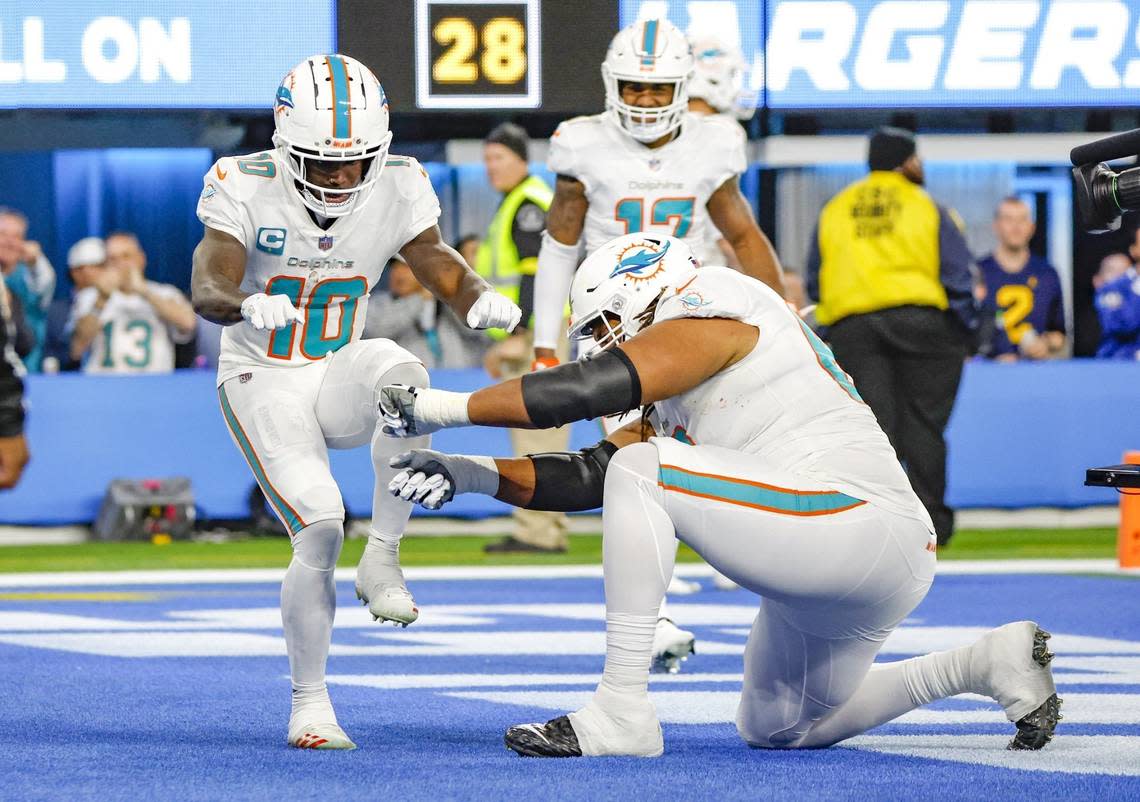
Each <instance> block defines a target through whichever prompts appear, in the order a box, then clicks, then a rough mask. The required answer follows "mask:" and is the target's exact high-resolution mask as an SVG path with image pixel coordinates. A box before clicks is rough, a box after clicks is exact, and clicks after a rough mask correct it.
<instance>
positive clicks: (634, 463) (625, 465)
mask: <svg viewBox="0 0 1140 802" xmlns="http://www.w3.org/2000/svg"><path fill="white" fill-rule="evenodd" d="M660 468H661V458H660V456H658V454H657V447H656V446H655V445H653V444H652V443H633V444H631V445H628V446H626V447H625V448H619V449H618V451H617V453H616V454H614V455H613V456H612V457H610V462H609V466H608V467H607V468H606V490H607V491H609V489H610V484H611V483H612V482H620V481H627V480H629V479H630V478H631V476H630V474H632V475H633V477H636V478H638V479H644V480H646V481H648V482H651V483H653V484H657V474H658V472H659V470H660Z"/></svg>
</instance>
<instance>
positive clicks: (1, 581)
mask: <svg viewBox="0 0 1140 802" xmlns="http://www.w3.org/2000/svg"><path fill="white" fill-rule="evenodd" d="M286 556H287V555H286V552H284V551H283V552H282V560H283V561H284V560H285V557H286ZM677 573H678V575H680V576H685V577H698V578H700V577H709V576H712V568H711V567H710V566H708V565H705V564H702V563H683V564H679V565H678V566H677ZM938 573H940V574H946V575H956V574H957V575H960V574H1119V575H1132V576H1140V569H1135V568H1132V569H1122V568H1120V567H1118V566H1117V564H1116V561H1115V560H1111V559H1105V560H945V561H943V562H941V563H939V564H938ZM404 574H405V575H406V576H407V578H408V580H409V581H410V582H417V581H433V580H447V581H450V580H490V579H596V578H601V576H602V567H601V566H600V565H550V566H541V565H517V566H516V565H502V566H434V567H411V568H406V569H404ZM284 576H285V567H284V566H282V567H281V568H234V569H206V570H182V571H175V570H170V571H165V570H164V571H66V572H57V573H26V574H20V573H14V574H0V588H39V587H52V588H61V587H92V586H103V585H221V584H256V583H277V582H280V581H281V579H282V578H283V577H284ZM355 576H356V569H354V568H338V569H337V571H336V578H337V580H338V581H343V582H348V581H351V580H353V579H354V578H355Z"/></svg>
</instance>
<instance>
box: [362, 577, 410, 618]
mask: <svg viewBox="0 0 1140 802" xmlns="http://www.w3.org/2000/svg"><path fill="white" fill-rule="evenodd" d="M356 598H358V599H360V602H361V604H367V605H368V612H370V613H371V614H372V620H373V621H383V622H389V621H391V622H392V624H393V626H397V627H407V626H408V624H411V623H414V622H415V620H416V619H417V618H419V617H420V608H419V607H416V600H415V599H413V598H412V594H411V592H410V591H409V590H408V589H407V587H406V586H404V585H383V584H378V585H374V586H373V587H372V588H371V589H370V590H365V589H364V588H363V587H362V586H361V585H360V584H359V580H358V584H357V585H356Z"/></svg>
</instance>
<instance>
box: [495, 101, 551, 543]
mask: <svg viewBox="0 0 1140 802" xmlns="http://www.w3.org/2000/svg"><path fill="white" fill-rule="evenodd" d="M529 144H530V142H529V139H528V137H527V134H526V131H524V130H523V129H522V128H520V127H519V126H517V125H515V124H514V123H502V124H501V125H499V126H497V127H495V128H494V129H493V130H492V131H491V133H489V134H487V137H486V139H484V140H483V166H484V167H485V168H486V170H487V180H488V181H489V182H490V184H491V186H492V187H494V189H495V190H496V191H498V192H501V193H503V200H502V202H501V203H500V204H499V208H498V209H497V210H496V211H495V217H494V219H493V220H492V221H491V225H490V228H488V229H487V234H486V236H485V237H483V241H482V242H481V243H480V244H479V251H478V253H477V254H476V258H475V265H474V267H475V271H476V272H477V273H479V275H481V276H482V277H483V278H485V279H487V281H489V282H491V284H493V285H494V287H495V289H497V290H498V291H499V292H501V293H503V294H504V295H506V296H507V297H509V298H511V299H512V300H514V301H516V302H517V303H518V305H519V307H520V308H521V309H522V311H523V316H522V322H521V323H519V326H518V328H517V329H515V331H514V333H513V334H512V335H511V336H510V337H506V338H504V337H502V336H500V335H503V334H505V333H504V332H491V335H492V336H493V337H495V338H496V339H498V340H499V342H498V343H496V345H495V346H494V347H492V348H491V350H490V351H488V352H487V356H486V359H485V360H484V364H485V365H486V367H487V370H488V372H489V373H490V374H491V376H492V377H493V378H496V379H500V378H503V379H505V378H515V377H518V376H521V375H523V374H524V373H529V372H530V370H531V368H532V365H531V355H532V354H533V349H534V338H533V335H532V334H531V329H532V318H533V312H534V275H535V271H536V269H537V268H538V252H539V249H540V248H541V247H542V232H543V230H545V228H546V212H547V210H548V209H549V208H550V202H551V200H552V199H553V198H554V192H553V190H552V189H551V188H550V185H549V184H547V183H546V182H545V181H543V180H542V179H541V178H539V177H538V176H535V175H531V174H530V165H529V163H528V158H527V156H528V146H529ZM563 328H565V326H563ZM563 339H565V338H563ZM561 347H562V349H563V353H562V358H563V359H565V358H566V356H567V355H568V353H567V350H566V349H567V348H568V345H567V344H563V345H562V346H561ZM510 434H511V447H512V449H513V451H514V453H515V455H516V456H523V455H526V454H534V453H544V452H550V451H565V450H566V449H567V448H568V447H569V443H570V428H569V427H568V426H564V427H561V428H558V429H546V430H543V429H512V430H511V432H510ZM512 517H513V519H514V524H515V525H514V531H513V533H512V534H510V535H508V536H507V537H505V538H503V539H502V540H499V541H496V542H494V543H488V544H487V546H486V547H485V550H486V551H487V552H489V553H492V554H496V553H511V552H529V553H560V552H564V551H566V546H567V543H568V539H567V534H566V533H567V529H568V526H569V521H568V519H567V518H566V514H565V513H561V512H546V511H540V510H524V509H521V508H518V509H515V510H514V511H513V512H512Z"/></svg>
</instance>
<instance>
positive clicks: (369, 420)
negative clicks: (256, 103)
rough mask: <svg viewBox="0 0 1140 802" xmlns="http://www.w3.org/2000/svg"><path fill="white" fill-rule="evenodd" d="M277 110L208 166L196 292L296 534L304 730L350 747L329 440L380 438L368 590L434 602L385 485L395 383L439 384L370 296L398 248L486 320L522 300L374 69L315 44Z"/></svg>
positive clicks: (297, 678) (293, 647)
mask: <svg viewBox="0 0 1140 802" xmlns="http://www.w3.org/2000/svg"><path fill="white" fill-rule="evenodd" d="M273 108H274V120H275V124H276V131H275V133H274V136H273V142H274V146H275V147H274V149H273V150H271V151H267V152H264V153H256V154H251V155H248V156H242V157H234V158H223V159H220V160H219V161H218V162H217V163H216V164H215V165H214V166H213V168H212V169H211V170H210V172H209V173H207V174H206V177H205V180H204V187H203V190H202V195H201V198H200V199H199V202H198V217H199V219H201V221H202V222H203V223H204V224H205V226H206V232H205V236H204V237H203V239H202V242H201V243H200V244H199V246H198V248H197V250H196V251H195V253H194V274H193V279H192V289H193V301H194V307H195V309H196V310H197V312H198V313H199V314H201V315H202V316H203V317H205V318H207V319H208V320H212V321H215V322H217V323H221V324H223V325H224V326H226V328H225V330H224V333H223V335H222V346H221V356H220V359H219V367H218V395H219V400H220V403H221V411H222V414H223V417H224V418H225V422H226V425H227V426H228V428H229V430H230V433H231V435H232V437H233V440H234V443H235V444H236V445H237V447H238V449H239V450H240V451H241V453H242V455H243V456H244V458H245V459H246V461H247V462H248V463H249V466H250V469H251V470H252V471H253V474H254V477H255V478H256V480H257V482H258V484H259V485H260V486H261V489H262V490H263V492H264V494H265V497H266V499H267V500H268V501H269V504H270V505H271V506H272V507H273V509H274V511H275V512H276V513H277V515H278V517H279V518H280V519H281V521H282V523H283V524H284V525H285V526H286V528H287V529H288V530H289V532H290V534H291V535H292V544H293V561H292V562H291V563H290V565H289V570H288V571H287V573H286V575H285V581H284V584H283V585H282V589H281V613H282V621H283V624H284V629H285V642H286V646H287V651H288V654H289V666H290V672H291V675H292V681H293V705H292V715H291V717H290V721H289V729H288V742H289V743H290V744H291V745H292V746H295V747H300V748H313V749H351V748H353V747H354V744H353V742H352V741H351V740H350V739H349V738H348V736H347V735H346V734H345V733H344V731H343V730H342V729H341V728H340V726H339V724H338V722H337V719H336V716H335V714H334V713H333V708H332V704H331V702H330V700H329V695H328V690H327V687H326V685H325V662H326V659H327V657H328V651H329V641H330V637H331V633H332V623H333V616H334V612H335V603H336V591H335V586H334V584H333V569H334V567H335V565H336V561H337V557H338V555H339V553H340V549H341V544H342V543H343V540H344V526H343V522H344V515H345V512H344V504H343V502H342V500H341V494H340V491H339V488H338V487H337V485H336V482H335V481H334V479H333V477H332V474H331V472H330V470H329V458H328V448H354V447H357V446H360V445H363V444H365V443H371V451H372V462H373V466H374V468H375V472H376V492H375V496H374V503H373V509H372V522H371V529H370V536H369V540H368V544H367V545H366V547H365V551H364V554H363V556H362V557H361V561H360V563H359V565H358V567H357V576H356V593H357V596H358V597H359V598H360V599H361V600H362V602H363V603H365V604H367V605H368V609H369V612H370V613H371V614H372V615H373V617H374V618H375V619H376V620H384V621H390V622H393V623H395V624H397V625H403V626H407V625H408V624H410V623H412V622H413V621H415V620H416V618H417V617H418V615H419V611H418V608H417V607H416V605H415V601H414V600H413V598H412V595H411V594H410V593H409V592H408V589H407V587H406V585H405V583H404V577H403V573H402V571H401V569H400V563H399V544H400V538H401V537H402V535H403V532H404V529H405V527H406V525H407V521H408V516H409V513H410V511H411V505H410V504H408V503H407V502H404V501H400V500H399V499H393V498H392V497H391V496H390V495H389V494H388V493H386V492H385V489H386V487H387V485H388V483H389V482H390V481H391V479H392V477H393V476H394V475H395V471H394V470H393V469H391V468H390V467H389V466H388V461H389V458H390V457H391V455H392V454H393V453H394V452H395V451H396V450H399V446H398V444H396V443H394V442H393V441H391V440H390V439H388V438H385V437H383V436H382V435H380V434H379V433H378V426H377V422H378V406H377V404H378V398H379V395H378V394H379V390H380V388H381V387H382V386H384V385H385V384H388V383H391V382H394V381H402V382H407V383H409V384H414V385H416V386H419V387H426V386H427V384H428V376H427V371H426V370H425V369H424V366H423V364H422V363H421V362H420V360H419V359H417V358H416V357H415V356H413V355H412V354H411V353H409V352H407V351H405V350H404V349H403V348H400V347H399V346H397V345H396V344H395V343H393V342H391V341H390V340H382V339H380V340H362V339H360V336H361V332H362V330H363V328H364V316H365V312H366V306H367V304H366V301H367V297H368V293H369V291H370V290H371V289H372V287H373V286H374V285H375V284H376V282H377V281H378V280H379V279H380V275H381V273H382V272H383V270H384V267H385V265H386V264H387V263H388V260H389V259H391V258H392V257H393V256H394V255H395V254H397V253H399V254H400V255H401V256H402V257H403V259H404V260H405V261H406V262H407V264H408V265H409V267H411V269H412V271H413V273H415V275H416V278H417V279H419V281H420V283H421V284H423V285H424V286H425V287H427V288H428V289H429V290H431V291H432V292H433V293H434V294H435V296H436V297H437V298H439V299H440V300H441V301H444V302H445V303H447V304H448V305H450V306H451V308H452V309H453V310H454V311H455V312H456V313H457V314H458V315H459V316H460V318H462V319H464V320H466V321H467V324H468V325H469V326H470V327H471V328H474V329H483V328H492V327H494V328H503V329H507V330H510V329H513V328H514V327H515V325H517V324H518V322H519V317H520V314H521V313H520V312H519V309H518V307H516V306H515V305H514V304H513V303H511V302H510V301H509V300H508V299H507V298H505V297H504V296H501V295H499V294H497V293H495V292H494V291H493V290H492V288H491V287H490V285H488V284H487V283H486V282H485V281H484V280H483V279H482V278H480V277H479V276H478V275H477V274H476V273H475V272H474V271H472V270H471V269H469V268H468V267H467V265H466V264H465V263H464V262H463V260H462V258H461V257H460V256H459V254H457V253H456V252H455V251H454V250H452V249H451V248H450V247H448V246H447V245H446V244H444V243H443V241H442V240H441V237H440V231H439V228H438V226H437V225H436V221H437V219H438V218H439V214H440V208H439V201H438V200H437V199H436V196H435V192H434V191H433V190H432V186H431V182H430V181H429V180H428V176H427V173H426V172H425V171H424V170H423V168H422V167H420V165H419V164H418V163H417V162H416V160H415V159H412V158H408V157H404V156H394V155H390V154H389V152H388V147H389V144H390V143H391V141H392V134H391V132H390V131H389V130H388V103H387V100H386V98H385V96H384V90H383V88H382V87H381V86H380V83H379V81H377V79H376V77H375V76H374V75H373V74H372V72H371V71H369V70H368V68H367V67H365V66H364V65H363V64H361V63H360V62H358V61H356V60H354V59H352V58H349V57H347V56H341V55H328V56H314V57H312V58H308V59H306V60H305V61H303V62H301V63H300V64H299V65H297V67H295V68H294V69H293V70H292V71H290V72H289V74H288V75H286V76H285V78H284V79H283V80H282V82H281V85H280V86H279V87H278V88H277V94H276V96H275V98H274V104H273ZM424 444H425V445H426V441H425V443H424Z"/></svg>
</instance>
